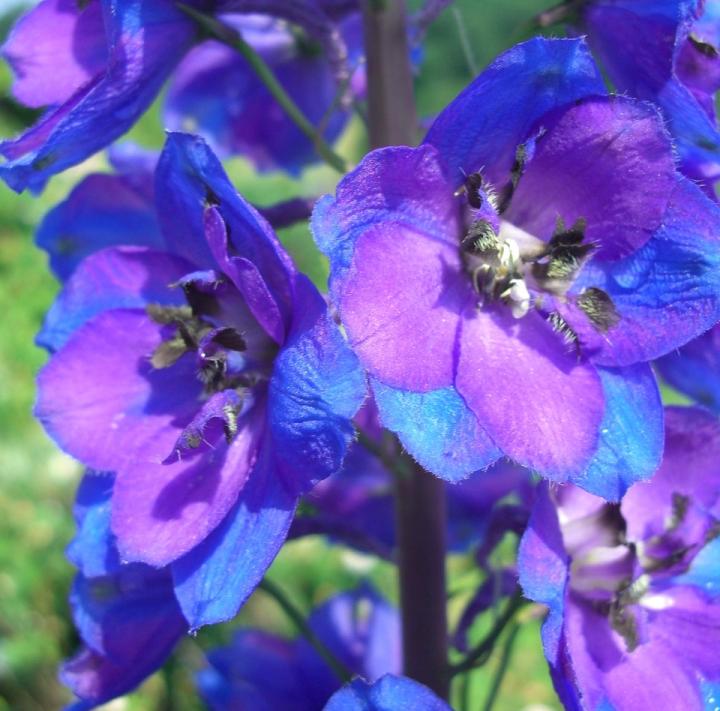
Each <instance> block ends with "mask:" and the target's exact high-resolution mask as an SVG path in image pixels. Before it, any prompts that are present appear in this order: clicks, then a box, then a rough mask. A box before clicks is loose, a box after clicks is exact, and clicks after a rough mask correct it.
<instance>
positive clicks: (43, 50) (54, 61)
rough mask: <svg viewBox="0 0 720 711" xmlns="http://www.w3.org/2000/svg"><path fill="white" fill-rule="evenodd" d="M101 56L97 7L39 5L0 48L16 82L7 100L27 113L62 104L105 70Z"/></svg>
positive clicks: (53, 1)
mask: <svg viewBox="0 0 720 711" xmlns="http://www.w3.org/2000/svg"><path fill="white" fill-rule="evenodd" d="M107 54H108V52H107V41H106V39H105V27H104V25H103V15H102V7H101V5H100V3H99V2H92V3H88V4H87V5H86V6H82V5H80V4H78V2H77V0H43V1H42V2H40V3H39V4H38V5H37V6H36V7H35V8H33V9H32V10H31V11H30V12H28V13H27V14H26V15H25V16H24V17H22V18H21V19H20V20H19V21H18V23H17V24H16V25H15V27H14V28H13V30H12V32H11V33H10V37H9V38H8V40H7V42H6V43H5V45H4V46H3V48H2V56H3V58H4V59H5V60H6V61H7V62H8V63H9V64H10V66H11V68H12V70H13V73H14V74H15V77H16V78H15V82H14V84H13V95H14V96H15V98H16V99H17V100H18V101H19V102H21V103H23V104H25V105H26V106H32V107H33V108H40V107H43V106H49V105H52V104H61V103H63V102H64V101H67V100H68V99H69V98H70V97H71V96H72V95H73V94H74V93H75V92H76V91H77V90H78V89H80V87H82V86H83V85H84V84H86V83H87V82H88V81H90V80H91V79H92V78H93V77H94V76H95V75H96V74H98V73H100V72H102V71H103V70H104V69H105V64H106V62H107Z"/></svg>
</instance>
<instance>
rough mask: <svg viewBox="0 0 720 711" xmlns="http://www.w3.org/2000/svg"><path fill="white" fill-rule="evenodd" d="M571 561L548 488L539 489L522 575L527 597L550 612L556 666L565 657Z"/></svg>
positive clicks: (548, 629) (549, 638)
mask: <svg viewBox="0 0 720 711" xmlns="http://www.w3.org/2000/svg"><path fill="white" fill-rule="evenodd" d="M569 568H570V561H569V559H568V556H567V553H566V552H565V547H564V544H563V538H562V533H561V532H560V523H559V521H558V517H557V511H556V509H555V505H554V504H553V502H552V499H551V498H550V495H549V494H548V485H547V484H546V483H545V482H543V483H541V484H540V485H539V486H538V489H537V499H536V501H535V506H534V508H533V512H532V516H531V517H530V523H529V524H528V528H527V530H526V531H525V534H524V535H523V537H522V540H521V541H520V549H519V552H518V573H519V578H520V585H521V586H522V589H523V593H524V594H525V597H527V598H528V599H530V600H534V601H535V602H541V603H543V604H544V605H547V606H548V608H549V614H548V617H547V619H546V620H545V624H544V625H543V628H542V638H543V647H544V649H545V656H546V657H547V659H548V661H549V662H550V664H551V665H554V664H555V663H556V662H557V660H558V658H559V655H560V653H561V644H560V640H561V637H562V627H563V614H564V608H565V587H566V585H567V582H568V577H569Z"/></svg>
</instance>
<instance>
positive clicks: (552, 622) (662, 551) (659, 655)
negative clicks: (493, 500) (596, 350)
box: [519, 408, 720, 711]
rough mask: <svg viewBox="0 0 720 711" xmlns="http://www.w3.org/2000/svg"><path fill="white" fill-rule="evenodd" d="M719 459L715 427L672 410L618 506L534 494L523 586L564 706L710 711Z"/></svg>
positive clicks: (719, 668) (719, 633)
mask: <svg viewBox="0 0 720 711" xmlns="http://www.w3.org/2000/svg"><path fill="white" fill-rule="evenodd" d="M719 457H720V423H719V422H718V421H717V419H716V418H715V417H713V416H712V415H711V414H710V413H708V412H706V411H704V410H702V409H700V408H687V409H685V408H669V409H668V411H667V416H666V444H665V456H664V459H663V464H662V467H661V468H660V470H659V471H658V473H657V474H656V475H655V476H654V477H653V478H652V480H651V481H650V482H648V483H638V484H635V485H634V486H633V487H632V488H631V489H630V490H629V491H628V493H627V494H626V495H625V497H624V498H623V500H622V502H621V503H620V504H619V505H617V504H609V503H607V502H605V501H603V500H602V499H600V498H598V497H596V496H592V495H590V494H587V493H585V492H583V491H582V490H580V489H578V488H576V487H573V486H565V487H560V488H557V489H551V488H549V487H548V488H545V487H541V490H540V493H539V496H538V500H537V502H536V505H535V509H534V511H533V515H532V518H531V521H530V526H529V528H528V531H527V532H526V534H525V536H524V538H523V541H522V544H521V547H520V559H519V567H520V581H521V584H522V586H523V589H524V591H525V594H526V595H527V596H528V597H529V598H531V599H533V600H536V601H538V602H542V603H544V604H546V605H547V606H548V607H549V609H550V611H549V616H548V619H547V621H546V622H545V625H544V627H543V645H544V648H545V654H546V656H547V658H548V662H549V664H550V668H551V673H552V676H553V681H554V684H555V688H556V690H557V692H558V694H559V695H560V698H561V700H562V701H563V703H564V704H565V706H566V708H569V709H587V710H588V711H595V710H598V711H599V710H600V709H602V710H603V711H605V710H606V709H607V710H608V711H610V710H613V709H614V710H616V711H631V710H632V711H640V710H641V709H657V711H665V710H667V711H675V710H676V709H684V710H685V709H686V710H687V711H701V710H702V709H704V708H711V709H714V708H716V707H717V699H718V697H717V695H716V692H717V691H718V689H719V688H720V687H717V682H718V681H720V656H719V655H718V653H717V652H718V646H719V645H720V604H718V593H719V592H720V575H719V571H718V560H720V559H719V558H718V556H719V554H720V546H719V545H718V544H719V543H720V541H719V540H718V538H717V535H718V531H720V468H719V467H718V461H720V459H719ZM713 697H714V700H713ZM706 704H707V705H706Z"/></svg>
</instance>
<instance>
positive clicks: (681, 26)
mask: <svg viewBox="0 0 720 711" xmlns="http://www.w3.org/2000/svg"><path fill="white" fill-rule="evenodd" d="M580 27H581V29H582V31H583V32H586V33H587V35H588V41H589V43H590V45H591V47H592V49H593V51H594V52H595V53H596V55H597V56H598V58H599V60H600V61H601V63H602V65H603V67H604V68H605V70H606V71H607V74H608V77H609V78H610V80H611V81H612V83H613V85H614V86H615V88H616V89H617V91H619V92H624V93H627V94H629V95H630V96H636V97H638V98H640V99H647V100H649V101H653V102H655V103H656V104H658V105H659V106H660V107H661V109H662V111H663V114H664V116H665V117H666V119H667V121H668V125H669V128H670V131H671V133H672V134H673V137H674V139H675V140H676V145H677V149H678V152H679V154H680V159H681V167H682V170H683V172H684V173H685V174H686V175H688V176H689V177H690V178H692V179H693V180H695V181H697V182H699V183H700V184H701V185H703V186H704V187H705V189H706V190H707V192H708V194H710V195H712V196H714V195H715V193H714V190H713V185H714V183H715V182H716V181H717V180H718V178H720V129H719V128H718V124H717V117H716V113H715V99H714V96H715V93H716V92H717V91H718V89H720V54H719V51H718V50H719V49H720V2H718V1H717V0H706V1H705V2H703V1H702V0H690V1H688V0H670V1H668V0H650V1H648V2H637V1H636V0H586V2H584V3H581V6H580Z"/></svg>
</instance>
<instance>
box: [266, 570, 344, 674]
mask: <svg viewBox="0 0 720 711" xmlns="http://www.w3.org/2000/svg"><path fill="white" fill-rule="evenodd" d="M258 588H260V590H262V591H263V592H265V593H267V594H268V595H269V596H270V597H271V598H273V600H275V602H277V604H278V605H279V606H280V607H281V608H282V610H283V612H284V613H285V614H286V615H287V616H288V618H289V619H290V621H291V622H292V623H293V624H294V625H295V627H296V628H297V631H298V632H299V633H300V634H301V635H302V636H303V637H305V639H306V640H307V641H308V642H309V643H310V644H311V645H312V646H313V648H314V649H315V651H316V652H317V653H318V654H319V655H320V656H321V657H322V658H323V659H324V660H325V662H326V664H327V665H328V666H329V667H330V668H331V669H332V670H333V673H334V674H335V676H337V677H338V679H340V680H341V681H342V682H343V684H346V683H348V682H349V681H350V680H351V679H352V677H353V673H352V672H351V671H350V670H349V669H348V668H347V667H346V666H345V665H344V664H343V663H342V662H341V661H340V660H339V659H338V658H337V657H336V656H335V655H334V654H333V653H332V652H331V651H330V650H329V649H328V648H327V647H326V646H325V645H324V644H323V643H322V641H321V640H320V638H319V637H318V636H317V635H316V634H315V632H313V630H312V629H311V628H310V625H308V623H307V621H306V620H305V616H304V615H303V614H302V612H300V610H298V609H297V607H295V605H293V603H292V602H291V601H290V599H289V598H288V596H287V595H286V594H285V593H284V592H283V591H282V590H281V589H280V588H279V587H278V586H277V585H276V584H275V583H274V582H272V580H268V579H267V578H265V579H264V580H263V581H262V582H261V583H260V585H258Z"/></svg>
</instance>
